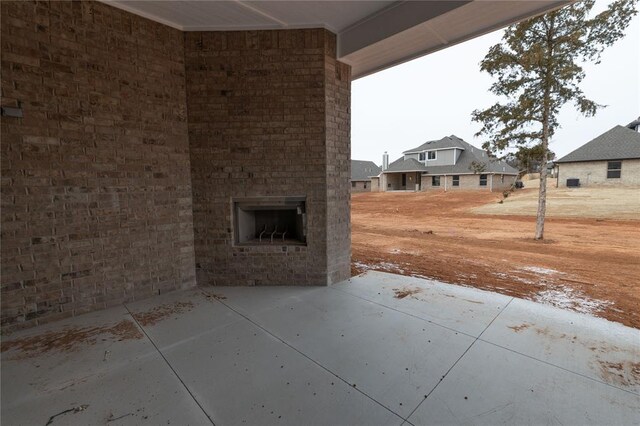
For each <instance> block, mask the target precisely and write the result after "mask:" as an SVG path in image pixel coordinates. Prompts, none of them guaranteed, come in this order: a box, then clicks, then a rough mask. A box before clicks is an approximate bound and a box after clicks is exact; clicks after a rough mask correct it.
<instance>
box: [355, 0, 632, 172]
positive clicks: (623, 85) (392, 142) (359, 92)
mask: <svg viewBox="0 0 640 426" xmlns="http://www.w3.org/2000/svg"><path fill="white" fill-rule="evenodd" d="M608 3H609V1H606V0H602V1H601V2H599V3H596V6H595V7H594V11H595V10H602V9H604V8H605V7H606V5H607V4H608ZM502 33H503V31H502V30H500V31H496V32H493V33H490V34H487V35H485V36H482V37H478V38H475V39H473V40H470V41H468V42H466V43H462V44H459V45H456V46H453V47H450V48H448V49H444V50H441V51H439V52H436V53H432V54H431V55H427V56H424V57H422V58H419V59H415V60H413V61H410V62H407V63H405V64H402V65H398V66H395V67H393V68H390V69H387V70H385V71H381V72H378V73H376V74H373V75H371V76H368V77H364V78H361V79H358V80H355V81H354V82H353V83H352V94H351V96H352V99H351V102H352V106H351V119H352V122H351V145H352V146H351V158H353V159H355V160H371V161H374V162H375V163H376V164H381V162H382V153H383V152H384V151H388V152H389V157H390V160H391V161H393V160H395V159H396V158H398V157H399V156H400V155H402V151H406V150H408V149H411V148H414V147H416V146H418V145H420V144H422V143H424V142H426V141H428V140H434V139H440V138H442V137H443V136H449V135H452V134H454V135H456V136H459V137H461V138H462V139H464V140H465V141H467V142H469V143H471V144H473V145H476V146H481V145H482V143H483V142H484V140H482V139H480V138H475V137H474V136H473V135H474V134H475V133H476V132H477V131H478V130H479V129H480V124H479V123H472V122H471V112H472V111H473V110H474V109H484V108H486V107H489V106H490V105H492V104H493V103H494V102H495V101H496V98H495V97H494V96H493V95H492V94H491V93H489V91H488V89H489V86H490V85H491V83H492V79H491V77H489V75H488V74H487V73H481V72H480V67H479V63H480V61H481V60H482V58H484V56H485V55H486V53H487V52H488V50H489V47H490V46H492V45H494V44H496V43H498V42H499V41H500V38H501V37H502ZM626 33H627V35H626V37H625V38H623V39H622V40H619V41H618V42H617V43H616V44H614V45H613V46H611V47H610V48H608V49H607V50H606V51H605V52H604V54H603V57H602V63H601V64H599V65H592V64H588V65H585V67H584V69H585V71H586V74H587V77H586V78H585V79H584V81H583V82H582V86H581V87H582V89H583V90H584V92H585V94H586V96H587V97H588V98H590V99H592V100H594V101H596V102H597V103H600V104H604V105H608V107H607V108H604V109H601V110H600V111H599V112H598V114H596V116H595V117H591V118H585V117H582V116H580V114H579V113H578V112H576V111H575V109H574V108H573V106H569V105H567V106H565V107H564V108H563V110H562V111H561V114H560V125H561V128H560V129H559V130H558V131H557V132H556V135H555V137H554V138H553V140H552V142H551V146H550V148H551V150H552V151H554V152H555V153H556V154H557V156H558V158H559V157H562V156H563V155H565V154H568V153H569V152H571V151H573V150H574V149H576V148H577V147H579V146H581V145H583V144H584V143H586V142H588V141H589V140H591V139H593V138H594V137H596V136H598V135H600V134H601V133H604V132H605V131H607V130H609V129H610V128H612V127H613V126H615V125H616V124H621V125H626V124H628V123H629V122H631V121H633V120H634V119H636V118H637V117H638V116H639V115H640V18H639V17H638V16H636V17H635V18H634V19H633V21H632V23H631V25H629V27H628V28H627V31H626Z"/></svg>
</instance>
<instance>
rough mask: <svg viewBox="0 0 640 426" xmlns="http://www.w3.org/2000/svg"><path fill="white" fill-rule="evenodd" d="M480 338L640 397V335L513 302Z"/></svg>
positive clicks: (606, 323)
mask: <svg viewBox="0 0 640 426" xmlns="http://www.w3.org/2000/svg"><path fill="white" fill-rule="evenodd" d="M481 339H482V340H484V341H487V342H490V343H494V344H496V345H499V346H502V347H505V348H508V349H511V350H513V351H516V352H519V353H522V354H524V355H527V356H530V357H533V358H536V359H539V360H542V361H545V362H548V363H550V364H553V365H557V366H559V367H562V368H565V369H567V370H570V371H573V372H575V373H578V374H582V375H585V376H587V377H590V378H592V379H595V380H598V381H600V382H603V383H607V384H609V385H612V386H616V387H619V388H620V389H623V390H630V391H633V392H635V393H639V394H640V330H635V329H630V328H629V327H625V326H623V325H621V324H618V323H614V322H610V321H603V320H601V319H599V318H594V317H592V316H589V315H585V314H579V313H575V312H570V311H563V310H559V309H556V308H554V307H551V306H546V305H540V304H539V303H535V302H531V301H528V300H522V299H514V300H513V302H512V303H511V304H509V306H508V307H507V308H506V309H505V310H504V311H503V312H502V313H501V314H500V316H499V317H498V318H497V319H496V320H495V321H494V322H493V323H492V324H491V326H490V327H489V328H488V329H487V330H486V331H485V332H484V333H483V334H482V337H481Z"/></svg>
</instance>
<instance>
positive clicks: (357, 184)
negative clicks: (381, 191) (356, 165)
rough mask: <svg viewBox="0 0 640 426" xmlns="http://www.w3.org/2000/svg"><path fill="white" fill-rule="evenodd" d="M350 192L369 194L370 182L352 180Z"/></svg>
mask: <svg viewBox="0 0 640 426" xmlns="http://www.w3.org/2000/svg"><path fill="white" fill-rule="evenodd" d="M351 192H371V180H352V181H351Z"/></svg>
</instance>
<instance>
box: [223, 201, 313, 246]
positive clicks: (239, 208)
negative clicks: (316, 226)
mask: <svg viewBox="0 0 640 426" xmlns="http://www.w3.org/2000/svg"><path fill="white" fill-rule="evenodd" d="M233 217H234V228H235V244H237V245H306V243H307V213H306V203H305V198H304V197H254V198H241V199H234V200H233Z"/></svg>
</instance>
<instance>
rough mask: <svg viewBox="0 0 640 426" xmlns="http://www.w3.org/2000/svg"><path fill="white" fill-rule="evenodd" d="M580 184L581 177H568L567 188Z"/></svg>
mask: <svg viewBox="0 0 640 426" xmlns="http://www.w3.org/2000/svg"><path fill="white" fill-rule="evenodd" d="M579 186H580V179H576V178H571V179H567V188H577V187H579Z"/></svg>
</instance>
